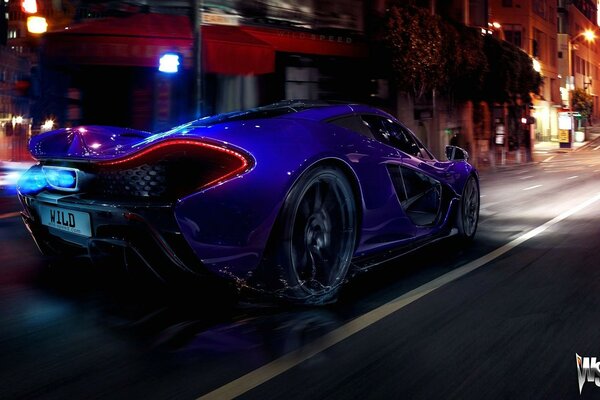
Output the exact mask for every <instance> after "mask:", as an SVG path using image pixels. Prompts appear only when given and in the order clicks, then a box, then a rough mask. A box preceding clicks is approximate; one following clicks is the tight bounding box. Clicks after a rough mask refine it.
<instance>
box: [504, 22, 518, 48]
mask: <svg viewBox="0 0 600 400" xmlns="http://www.w3.org/2000/svg"><path fill="white" fill-rule="evenodd" d="M502 30H503V31H504V40H506V41H507V42H509V43H512V44H514V45H515V46H517V47H521V48H522V47H523V27H522V26H521V25H515V24H502Z"/></svg>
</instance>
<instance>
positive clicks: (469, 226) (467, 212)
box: [456, 176, 480, 241]
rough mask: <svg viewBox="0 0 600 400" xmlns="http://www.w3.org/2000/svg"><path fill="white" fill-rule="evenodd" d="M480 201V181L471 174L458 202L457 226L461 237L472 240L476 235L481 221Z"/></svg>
mask: <svg viewBox="0 0 600 400" xmlns="http://www.w3.org/2000/svg"><path fill="white" fill-rule="evenodd" d="M479 201H480V200H479V182H477V179H476V178H475V177H474V176H470V177H469V179H467V182H466V183H465V186H464V188H463V192H462V196H461V199H460V202H459V204H458V212H457V218H456V227H457V228H458V234H459V237H460V238H461V239H464V240H467V241H470V240H472V239H473V237H475V232H476V231H477V224H478V223H479Z"/></svg>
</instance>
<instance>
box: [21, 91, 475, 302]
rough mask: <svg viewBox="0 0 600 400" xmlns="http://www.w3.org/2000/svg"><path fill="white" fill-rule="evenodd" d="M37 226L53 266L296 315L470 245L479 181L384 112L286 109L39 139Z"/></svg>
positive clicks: (30, 177)
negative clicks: (182, 288) (396, 266)
mask: <svg viewBox="0 0 600 400" xmlns="http://www.w3.org/2000/svg"><path fill="white" fill-rule="evenodd" d="M30 151H31V153H32V155H33V156H34V157H35V158H36V159H37V160H38V161H39V163H38V164H37V165H35V166H33V167H32V168H31V169H29V170H28V172H27V173H26V174H24V175H23V177H22V178H21V180H20V182H19V184H18V192H19V198H20V200H21V202H22V204H23V208H24V211H23V220H24V222H25V224H26V225H27V228H28V229H29V231H30V232H31V234H32V236H33V238H34V240H35V242H36V243H37V245H38V247H39V249H40V250H41V251H42V253H43V254H45V255H49V256H61V257H64V256H67V257H75V256H80V255H83V256H87V257H90V258H91V259H92V260H101V259H103V258H106V257H111V256H117V257H118V258H117V259H118V260H119V262H121V263H124V264H126V265H127V266H129V267H130V268H131V266H132V265H137V266H143V268H144V269H147V270H149V271H152V272H153V273H154V274H155V275H157V276H158V277H160V278H162V279H163V280H169V279H170V278H171V277H174V276H181V275H183V276H191V275H195V276H203V275H206V274H208V275H210V276H219V277H221V278H225V279H227V280H230V281H233V282H235V283H237V284H240V285H245V286H250V287H257V288H262V289H268V290H269V291H270V292H271V293H273V294H275V295H276V296H278V297H280V298H283V299H285V300H287V301H291V302H300V303H323V302H328V301H332V300H334V299H335V297H336V294H337V293H338V291H339V289H340V286H341V284H342V283H343V282H344V281H345V279H346V278H347V277H348V276H349V275H350V274H352V273H354V272H356V271H359V270H362V269H365V268H368V267H371V266H373V265H376V264H378V263H381V262H383V261H386V260H389V259H391V258H394V257H398V256H400V255H402V254H405V253H407V252H409V251H411V250H414V249H416V248H418V247H420V246H422V245H424V244H427V243H430V242H432V241H435V240H438V239H440V238H444V237H447V236H451V235H458V236H460V237H461V238H462V239H465V240H470V239H472V238H473V236H474V235H475V231H476V229H477V223H478V218H479V180H478V175H477V172H476V170H475V169H474V168H473V167H472V166H471V165H470V164H468V163H467V158H468V155H467V153H466V152H465V151H464V150H462V149H460V148H458V147H454V146H448V147H447V149H446V153H447V157H448V161H438V160H436V159H435V158H434V157H433V156H432V155H431V153H430V152H429V151H428V150H427V149H426V148H425V147H424V146H423V145H422V144H421V142H420V141H419V140H418V139H417V138H416V137H415V135H413V134H412V133H411V132H410V131H409V130H408V129H407V128H406V127H405V126H404V125H402V124H401V123H400V122H398V121H397V120H396V119H395V118H394V117H392V116H391V115H389V114H386V113H385V112H382V111H380V110H377V109H375V108H372V107H368V106H364V105H356V104H325V103H319V102H309V101H286V102H280V103H276V104H273V105H270V106H265V107H259V108H256V109H252V110H249V111H242V112H234V113H229V114H221V115H216V116H212V117H207V118H202V119H199V120H196V121H192V122H189V123H186V124H184V125H181V126H178V127H175V128H173V129H171V130H169V131H166V132H159V133H154V134H153V133H149V132H143V131H137V130H132V129H124V128H116V127H105V126H82V127H77V128H65V129H58V130H55V131H52V132H47V133H44V134H40V135H37V136H35V137H33V138H32V139H31V143H30Z"/></svg>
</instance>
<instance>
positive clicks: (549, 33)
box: [490, 0, 562, 141]
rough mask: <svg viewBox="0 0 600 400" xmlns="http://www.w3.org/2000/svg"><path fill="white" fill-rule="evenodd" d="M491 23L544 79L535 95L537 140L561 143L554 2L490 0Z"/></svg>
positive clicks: (541, 0) (549, 0) (560, 103)
mask: <svg viewBox="0 0 600 400" xmlns="http://www.w3.org/2000/svg"><path fill="white" fill-rule="evenodd" d="M490 20H491V21H492V24H493V23H498V24H499V26H500V27H499V28H498V29H499V30H500V31H501V37H503V39H504V40H506V41H508V42H510V43H512V44H514V45H515V46H517V47H519V48H521V49H522V50H523V51H525V52H527V54H529V56H530V57H531V58H532V59H533V60H534V61H533V62H534V67H535V68H536V69H537V70H538V72H540V74H541V75H542V79H543V84H542V88H541V90H540V93H537V94H534V96H533V97H534V98H533V113H532V114H533V116H534V117H535V126H534V135H535V137H534V138H535V140H536V141H550V140H558V113H559V111H560V109H561V108H562V99H561V94H560V93H561V92H560V78H559V75H560V73H559V63H558V57H557V55H558V40H559V38H558V26H557V7H556V1H555V0H490Z"/></svg>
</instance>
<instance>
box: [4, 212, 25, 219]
mask: <svg viewBox="0 0 600 400" xmlns="http://www.w3.org/2000/svg"><path fill="white" fill-rule="evenodd" d="M19 215H21V212H20V211H15V212H11V213H6V214H0V219H7V218H13V217H17V216H19Z"/></svg>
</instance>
